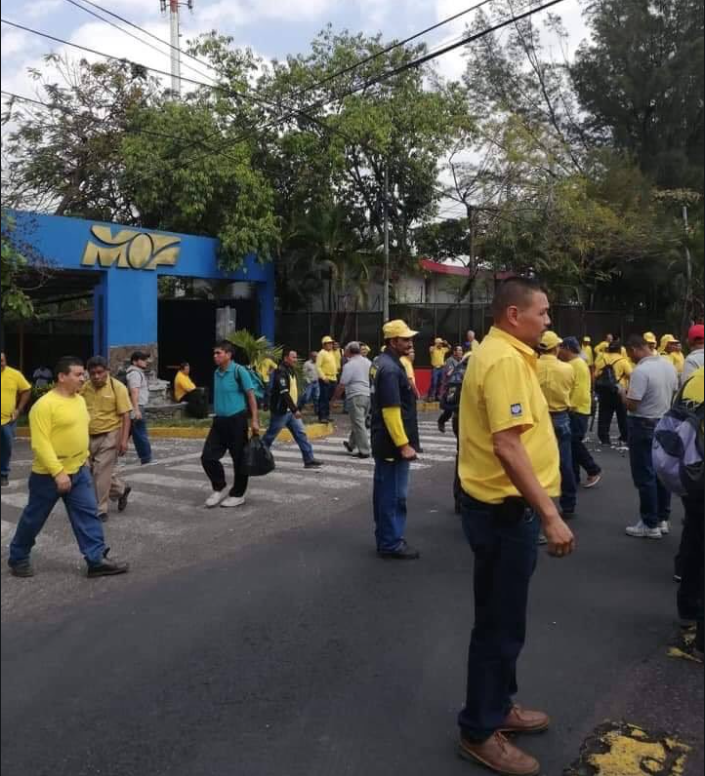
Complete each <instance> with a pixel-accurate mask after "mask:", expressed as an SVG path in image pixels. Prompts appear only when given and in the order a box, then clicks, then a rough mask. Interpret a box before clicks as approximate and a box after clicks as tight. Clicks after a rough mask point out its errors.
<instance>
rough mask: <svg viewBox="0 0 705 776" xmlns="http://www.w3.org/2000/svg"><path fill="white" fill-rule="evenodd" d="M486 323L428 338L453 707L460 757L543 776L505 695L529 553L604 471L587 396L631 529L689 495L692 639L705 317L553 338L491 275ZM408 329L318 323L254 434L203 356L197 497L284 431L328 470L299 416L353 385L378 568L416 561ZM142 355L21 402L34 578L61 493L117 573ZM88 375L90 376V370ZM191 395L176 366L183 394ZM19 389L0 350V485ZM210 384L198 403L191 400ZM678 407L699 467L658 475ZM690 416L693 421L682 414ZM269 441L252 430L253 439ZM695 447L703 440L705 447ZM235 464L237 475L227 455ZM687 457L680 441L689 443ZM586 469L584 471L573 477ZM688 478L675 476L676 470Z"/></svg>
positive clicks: (23, 572) (212, 500)
mask: <svg viewBox="0 0 705 776" xmlns="http://www.w3.org/2000/svg"><path fill="white" fill-rule="evenodd" d="M493 317H494V326H493V327H492V328H491V330H490V331H489V333H488V334H487V336H486V337H485V338H484V339H483V340H482V342H481V343H479V342H478V341H477V339H476V337H475V335H474V333H473V332H468V335H467V339H466V342H465V343H464V345H457V346H455V347H451V345H450V344H449V343H448V342H447V341H445V340H444V339H442V338H437V339H436V340H435V342H434V344H433V345H432V347H431V352H430V356H431V363H432V367H433V377H432V381H431V389H430V391H429V397H430V398H439V399H440V400H441V405H442V409H443V413H442V415H441V417H440V418H439V428H440V430H441V431H445V427H446V424H447V423H448V421H449V420H451V418H452V420H453V429H454V431H455V434H456V436H457V439H458V460H457V466H456V475H455V483H454V496H455V501H456V509H457V511H458V512H459V514H460V515H461V521H462V526H463V530H464V533H465V536H466V538H467V541H468V543H469V545H470V547H471V549H472V552H473V553H474V556H475V567H474V595H475V623H474V628H473V630H472V637H471V642H470V647H469V652H468V665H467V695H466V701H465V704H464V707H463V709H462V711H461V713H460V715H459V717H458V724H459V727H460V731H461V733H460V753H461V755H462V756H463V757H466V758H468V759H470V760H472V761H475V762H479V763H481V764H483V765H485V766H487V767H488V768H490V769H491V770H493V771H495V772H497V773H502V774H514V775H515V776H538V774H539V773H540V764H539V763H538V762H537V760H536V759H535V758H534V757H532V756H531V755H530V754H528V753H527V752H525V751H524V750H523V749H521V748H520V747H519V746H517V745H516V744H515V742H514V740H510V739H509V738H508V737H507V736H508V734H533V733H540V732H543V731H545V730H547V729H548V728H549V726H550V724H551V720H550V718H549V716H548V714H546V713H544V712H542V711H531V710H528V709H525V708H523V707H521V706H519V705H517V704H516V701H515V698H516V695H517V693H518V682H517V661H518V658H519V656H520V654H521V651H522V649H523V646H524V642H525V638H526V625H527V603H528V597H529V587H530V580H531V578H532V576H533V573H534V571H535V568H536V564H537V558H538V548H539V547H540V546H541V545H545V546H546V547H547V550H548V552H549V554H550V555H552V556H554V557H557V558H565V557H568V556H569V555H571V554H572V553H573V552H574V551H575V549H576V537H575V535H574V533H573V530H572V529H571V527H570V524H571V521H572V520H574V519H575V518H576V516H577V515H578V513H579V509H580V499H579V492H580V487H581V486H582V487H583V488H588V489H589V488H595V487H597V486H598V485H599V484H600V482H601V481H602V477H603V472H602V470H601V467H600V466H599V465H598V463H597V462H596V460H595V458H594V457H593V455H592V453H591V452H590V449H589V448H588V446H587V445H586V442H585V440H586V437H587V434H588V431H589V427H590V423H591V420H592V419H593V418H594V417H595V411H596V409H597V417H598V438H599V441H600V443H602V444H603V445H611V443H612V439H611V428H612V422H613V419H614V416H615V415H616V416H617V428H618V431H619V440H618V442H617V445H616V446H617V447H618V448H620V447H621V448H624V449H625V450H626V449H628V451H629V461H630V467H631V474H632V479H633V483H634V486H635V488H636V491H637V493H638V505H639V506H638V510H639V519H638V521H637V522H636V523H635V524H630V525H628V526H627V527H626V533H627V535H628V536H629V537H634V538H639V539H646V540H661V539H663V537H664V536H666V535H668V534H669V533H670V532H671V500H672V492H671V490H673V491H674V492H676V493H677V494H678V495H682V496H684V498H683V502H684V506H685V514H686V518H685V527H684V531H683V538H682V542H681V548H680V552H679V556H678V559H677V568H676V572H677V578H678V581H679V582H680V588H679V595H678V608H679V614H680V616H681V618H682V619H683V621H684V623H692V624H694V625H695V626H696V629H697V630H696V648H697V650H698V651H700V653H702V650H703V541H704V540H703V483H702V437H703V415H702V408H703V404H704V401H703V387H704V385H705V365H704V362H703V356H704V352H705V350H704V348H705V330H704V328H703V326H702V325H694V326H692V327H691V329H690V331H689V334H688V350H689V353H688V356H687V358H686V356H685V354H684V353H683V349H682V347H681V345H680V342H679V341H678V340H677V338H676V337H674V336H673V335H670V334H666V335H664V336H663V337H662V338H661V340H660V343H659V341H658V339H657V337H656V336H655V334H654V333H653V332H646V333H644V334H643V335H641V334H639V335H632V336H630V337H629V338H628V339H627V340H626V342H624V343H623V342H622V341H621V340H620V339H618V338H616V337H614V336H612V335H608V336H607V337H606V338H605V340H604V341H603V342H600V343H599V344H598V345H597V346H596V347H594V348H593V347H592V342H591V341H590V338H588V337H583V338H582V339H579V338H578V337H576V336H566V337H561V336H560V334H559V333H557V332H556V331H555V330H553V329H552V328H551V320H550V315H549V301H548V297H547V295H546V293H545V291H544V290H543V288H542V287H541V286H540V284H538V283H537V282H536V281H535V280H532V279H524V278H512V279H510V280H507V281H505V282H504V283H502V284H501V286H500V287H499V288H498V290H497V293H496V296H495V300H494V303H493ZM417 335H418V332H416V331H414V330H413V329H411V328H410V327H409V326H408V325H407V324H406V323H405V322H404V321H401V320H395V321H389V322H388V323H386V324H385V325H384V329H383V339H384V348H383V349H382V352H381V353H380V354H379V355H378V356H377V357H376V358H374V360H370V359H369V358H368V356H369V355H371V354H370V352H369V349H368V348H366V347H365V346H364V345H363V344H362V343H359V342H351V343H349V344H348V345H347V346H346V347H345V348H344V349H343V348H340V346H339V345H337V343H336V342H335V341H334V339H333V338H332V337H330V336H326V337H324V338H323V340H322V347H321V350H320V351H319V352H312V353H310V354H309V357H308V359H307V360H306V361H305V363H304V364H303V385H301V386H300V385H299V374H300V371H299V359H298V354H297V352H296V351H294V350H286V351H285V352H284V356H283V359H282V361H281V363H279V364H268V365H267V368H266V373H265V371H264V370H262V371H261V372H260V378H261V380H262V382H263V383H265V384H266V385H267V386H268V387H269V393H268V399H267V401H268V406H269V410H270V416H271V417H270V422H269V427H268V429H267V431H266V433H264V434H263V432H262V429H261V427H260V407H261V405H262V397H261V396H259V395H258V392H257V384H258V380H257V379H256V376H255V373H254V371H253V369H252V368H251V367H250V365H249V364H248V363H247V361H246V359H245V358H244V354H243V353H241V352H240V351H239V349H238V348H236V347H235V346H234V345H232V344H231V343H230V342H227V341H225V342H220V343H218V344H217V345H216V346H215V348H214V350H213V358H214V363H215V372H214V378H213V383H214V392H213V421H212V426H211V428H210V431H209V433H208V437H207V439H206V442H205V445H204V447H203V452H202V456H201V462H202V466H203V469H204V472H205V474H206V476H207V478H208V480H209V482H210V486H211V491H212V492H211V494H210V495H209V496H208V498H207V500H206V502H205V506H206V507H207V508H210V509H213V508H215V507H222V508H237V507H240V506H242V505H243V504H244V503H245V499H246V493H247V488H248V476H247V474H246V472H245V471H243V468H242V466H241V462H242V460H243V456H244V453H245V450H246V448H247V446H248V444H250V443H251V439H252V438H253V437H254V438H260V440H261V443H262V444H263V445H264V446H265V447H267V448H271V447H272V446H273V445H274V443H275V441H276V439H277V438H278V436H279V433H280V432H281V431H282V430H283V429H288V430H289V431H290V432H291V434H292V436H293V438H294V440H295V442H296V443H297V444H298V446H299V448H300V450H301V454H302V458H303V466H304V467H305V468H306V469H314V470H315V469H318V468H320V467H321V466H322V464H321V462H319V461H317V460H316V458H315V455H314V452H313V447H312V446H311V444H310V442H309V440H308V437H307V434H306V428H305V425H304V423H303V419H302V409H303V408H304V407H305V406H306V405H307V404H308V403H313V404H314V406H315V407H316V410H317V413H318V417H319V419H320V420H321V421H322V422H329V421H330V417H331V409H330V407H331V402H334V401H337V400H340V399H342V398H343V397H344V398H345V402H346V407H347V412H348V413H349V415H350V425H351V432H350V436H349V438H348V439H347V440H345V441H344V446H345V449H346V450H347V452H348V454H349V455H351V456H356V457H358V458H361V459H367V458H369V457H370V456H371V457H372V458H373V459H374V487H373V494H372V502H373V514H374V524H375V538H376V551H377V554H378V556H379V557H380V558H381V559H383V560H385V561H387V560H389V561H395V560H398V561H415V560H418V559H419V558H420V557H421V553H420V551H419V550H418V549H417V548H416V547H414V546H413V545H412V544H411V543H410V542H409V541H408V540H407V511H408V506H407V504H408V493H409V484H410V476H411V471H412V466H411V465H412V463H413V462H414V461H415V460H417V458H418V457H419V455H421V454H422V453H423V451H422V447H421V440H420V434H419V422H418V415H417V412H418V408H417V402H418V399H419V397H420V392H419V389H418V385H417V383H416V380H415V373H414V342H415V339H416V337H417ZM148 363H149V356H148V354H146V353H142V352H136V353H134V354H133V356H132V358H131V365H130V368H129V369H128V371H127V375H126V377H125V384H123V382H122V381H121V380H118V379H116V378H114V377H113V376H111V374H110V370H109V367H108V364H107V362H106V360H105V359H104V358H102V357H94V358H92V359H91V360H90V361H89V362H88V364H87V365H86V367H85V368H84V365H83V363H82V362H81V361H80V360H79V359H75V358H71V357H68V358H63V359H61V360H60V361H59V363H58V364H57V367H56V369H55V372H54V380H55V384H54V387H53V389H52V390H50V391H49V392H48V393H46V394H45V395H44V396H43V397H42V398H40V399H39V400H38V401H37V402H36V403H35V404H34V407H33V408H32V411H31V413H30V430H31V443H32V450H33V455H34V462H33V466H32V474H31V476H30V479H29V499H28V504H27V507H26V508H25V510H24V512H23V513H22V516H21V518H20V521H19V524H18V526H17V530H16V533H15V536H14V538H13V540H12V543H11V547H10V558H9V565H10V568H11V572H12V574H13V575H15V576H18V577H27V576H31V575H32V574H33V573H34V571H33V568H32V565H31V562H30V553H31V550H32V547H33V546H34V543H35V540H36V537H37V535H38V534H39V532H40V531H41V529H42V527H43V526H44V523H45V522H46V520H47V518H48V516H49V514H50V512H51V510H52V509H53V507H54V505H55V504H56V502H57V501H58V500H59V499H60V498H62V499H63V500H64V503H65V504H66V508H67V512H68V515H69V520H70V521H71V525H72V527H73V530H74V533H75V536H76V539H77V542H78V545H79V547H80V550H81V552H82V554H83V556H84V558H85V560H86V563H87V574H88V576H89V577H96V576H107V575H115V574H122V573H125V572H126V571H127V570H128V565H127V564H126V563H123V562H118V561H115V560H113V559H110V558H109V557H108V550H107V548H106V546H105V539H104V535H103V526H102V522H103V521H104V520H106V519H107V514H108V504H109V501H110V500H114V501H116V502H117V505H118V510H124V509H126V508H127V506H128V499H129V494H130V487H129V485H127V484H126V483H124V482H122V481H121V479H120V478H119V476H118V472H117V470H116V466H117V462H118V459H119V458H120V457H121V456H123V455H124V454H125V452H126V450H127V447H128V444H129V440H130V438H132V440H133V443H134V445H135V449H136V452H137V454H138V457H139V459H140V462H141V463H142V464H143V465H149V464H150V463H151V462H152V451H151V447H150V445H149V435H148V432H147V426H146V423H145V411H146V405H147V402H148V398H149V386H148V381H147V377H146V371H147V369H148ZM86 378H87V379H86ZM198 390H199V389H198V388H197V387H196V386H195V384H194V383H193V382H192V381H191V379H190V377H189V370H188V365H187V364H184V365H182V367H181V369H180V371H179V375H177V379H176V381H175V397H176V398H177V399H180V400H183V399H184V398H185V397H188V396H189V395H190V394H192V393H193V392H194V391H198ZM29 393H30V386H29V383H28V382H27V381H26V380H25V379H24V377H22V375H21V374H20V373H19V372H17V371H16V370H13V369H11V368H10V367H8V366H7V364H6V359H5V356H4V354H3V356H2V427H3V431H2V450H3V456H2V476H3V484H7V482H8V478H9V476H10V457H11V450H12V439H13V438H14V424H15V423H16V421H17V418H18V416H19V414H21V413H22V412H23V411H24V410H25V409H26V407H27V405H28V402H29ZM202 400H203V399H202V397H199V398H198V401H199V402H202ZM669 416H671V421H672V422H673V423H676V425H677V423H678V422H680V421H682V420H684V419H685V421H687V422H688V423H691V429H690V430H691V432H693V433H691V435H690V437H687V436H686V437H684V439H686V440H687V439H691V438H694V439H696V442H695V443H694V444H695V445H696V448H697V449H696V453H698V454H699V459H698V460H696V463H699V469H697V468H696V469H693V468H692V465H691V463H692V462H691V461H688V465H683V466H682V468H683V471H682V472H680V473H678V474H677V477H676V480H678V479H679V478H680V477H681V475H682V477H683V478H684V480H683V481H684V483H685V484H684V488H685V490H684V491H683V492H681V489H680V486H679V485H678V484H677V485H676V486H675V488H674V487H671V490H669V489H668V488H667V487H666V484H668V483H667V481H666V480H665V479H664V477H663V476H660V475H661V472H660V470H659V468H658V457H657V454H656V451H657V449H658V446H659V444H661V445H662V446H663V447H664V448H668V449H665V455H666V456H671V458H676V459H677V458H678V456H679V453H678V452H677V451H675V452H674V449H671V448H672V446H671V447H669V445H668V444H667V443H666V442H665V441H664V440H665V437H663V436H659V434H660V431H659V430H660V429H661V428H662V423H663V421H664V420H665V419H667V418H668V417H669ZM692 419H694V421H693V422H691V421H692ZM262 434H263V435H262ZM698 445H699V447H698ZM226 454H229V455H230V456H231V457H232V459H233V472H234V480H233V482H232V484H231V485H230V486H229V485H228V482H227V479H226V474H225V469H224V467H223V464H222V459H223V458H224V456H225V455H226ZM681 455H682V454H681ZM583 475H584V477H583ZM686 480H687V482H686Z"/></svg>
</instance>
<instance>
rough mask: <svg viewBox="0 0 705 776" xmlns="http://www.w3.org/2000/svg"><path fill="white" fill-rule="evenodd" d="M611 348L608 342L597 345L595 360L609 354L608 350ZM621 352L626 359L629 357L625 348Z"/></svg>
mask: <svg viewBox="0 0 705 776" xmlns="http://www.w3.org/2000/svg"><path fill="white" fill-rule="evenodd" d="M609 346H610V343H609V342H607V341H606V340H605V341H604V342H601V343H600V344H599V345H595V358H597V357H598V356H601V355H602V354H603V353H607V348H608V347H609ZM620 352H621V354H622V356H623V357H624V358H626V357H627V349H626V348H624V347H623V348H622V349H621V351H620Z"/></svg>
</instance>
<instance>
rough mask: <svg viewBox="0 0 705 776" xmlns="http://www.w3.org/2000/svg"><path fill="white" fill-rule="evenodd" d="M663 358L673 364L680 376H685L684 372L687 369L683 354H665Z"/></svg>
mask: <svg viewBox="0 0 705 776" xmlns="http://www.w3.org/2000/svg"><path fill="white" fill-rule="evenodd" d="M663 357H664V358H665V359H666V360H667V361H670V362H671V363H672V364H673V366H674V367H675V368H676V372H678V374H679V375H682V374H683V370H684V369H685V356H684V355H683V354H682V353H679V352H678V351H674V352H673V353H664V354H663Z"/></svg>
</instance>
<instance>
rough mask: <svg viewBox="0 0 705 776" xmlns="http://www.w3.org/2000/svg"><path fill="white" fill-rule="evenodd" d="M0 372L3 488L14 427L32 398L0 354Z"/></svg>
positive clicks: (7, 478) (22, 379)
mask: <svg viewBox="0 0 705 776" xmlns="http://www.w3.org/2000/svg"><path fill="white" fill-rule="evenodd" d="M0 370H1V371H2V380H0V383H1V384H2V390H1V391H0V395H1V396H2V406H1V408H0V414H1V415H2V440H1V446H0V449H1V450H2V462H1V464H0V482H1V483H2V487H3V488H5V487H7V486H8V485H9V484H10V461H11V460H12V447H13V445H14V443H15V427H16V425H17V419H18V418H19V417H20V415H21V414H22V413H23V412H24V411H25V409H26V408H27V404H28V403H29V400H30V397H31V396H32V386H31V385H30V384H29V382H28V381H27V379H26V378H25V376H24V375H23V374H22V372H20V371H19V370H17V369H13V368H12V367H10V366H8V365H7V358H6V357H5V354H4V353H0Z"/></svg>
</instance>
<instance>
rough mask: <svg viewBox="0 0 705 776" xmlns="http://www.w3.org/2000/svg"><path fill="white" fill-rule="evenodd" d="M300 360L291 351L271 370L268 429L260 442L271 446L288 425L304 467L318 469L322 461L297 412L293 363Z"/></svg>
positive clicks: (297, 387) (296, 383)
mask: <svg viewBox="0 0 705 776" xmlns="http://www.w3.org/2000/svg"><path fill="white" fill-rule="evenodd" d="M298 360H299V357H298V354H297V353H296V351H295V350H290V351H289V352H287V354H286V355H285V356H284V360H283V361H282V363H281V364H280V365H279V368H278V369H277V370H276V372H275V373H274V377H273V380H272V399H271V402H270V409H271V411H272V416H271V419H270V421H269V428H268V429H267V433H266V434H265V435H264V439H263V440H262V442H264V444H265V445H266V446H267V447H271V446H272V445H273V444H274V442H275V440H276V438H277V437H278V436H279V433H280V432H281V431H282V430H283V429H285V428H287V429H289V431H290V432H291V435H292V436H293V437H294V441H295V442H296V444H297V445H298V446H299V450H301V455H302V456H303V459H304V468H305V469H320V468H321V466H322V465H323V464H321V462H320V461H317V460H316V457H315V455H314V454H313V447H311V443H310V442H309V441H308V437H307V436H306V429H305V427H304V422H303V420H302V419H301V412H300V411H299V407H298V401H299V385H298V380H297V379H296V371H295V369H296V364H297V362H298Z"/></svg>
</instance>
